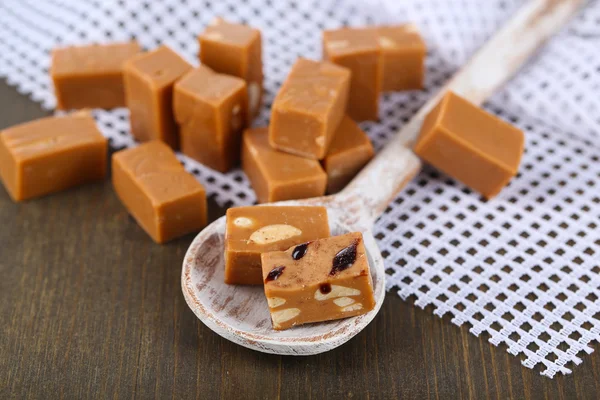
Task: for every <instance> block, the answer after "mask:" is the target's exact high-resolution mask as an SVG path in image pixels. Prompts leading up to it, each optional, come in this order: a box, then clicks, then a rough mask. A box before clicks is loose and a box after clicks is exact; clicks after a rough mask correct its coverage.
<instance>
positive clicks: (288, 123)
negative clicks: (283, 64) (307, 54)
mask: <svg viewBox="0 0 600 400" xmlns="http://www.w3.org/2000/svg"><path fill="white" fill-rule="evenodd" d="M349 84H350V71H348V70H347V69H346V68H341V67H338V66H336V65H334V64H331V63H328V62H317V61H312V60H307V59H305V58H299V59H298V60H297V61H296V63H295V64H294V66H293V67H292V70H291V71H290V73H289V75H288V77H287V79H286V80H285V82H284V83H283V85H282V87H281V89H280V90H279V93H277V97H275V100H274V101H273V107H272V111H271V125H270V128H269V142H270V143H271V146H273V147H275V148H277V149H279V150H283V151H286V152H288V153H292V154H297V155H300V156H303V157H307V158H313V159H317V160H321V159H322V158H323V157H325V154H327V150H328V148H329V144H330V143H331V140H332V139H333V134H334V132H335V130H336V129H337V127H338V125H339V124H340V121H341V120H342V117H343V116H344V110H345V109H346V104H347V101H348V89H349Z"/></svg>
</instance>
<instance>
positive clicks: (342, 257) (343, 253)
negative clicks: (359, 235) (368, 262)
mask: <svg viewBox="0 0 600 400" xmlns="http://www.w3.org/2000/svg"><path fill="white" fill-rule="evenodd" d="M357 247H358V239H356V240H355V241H354V242H352V244H350V245H349V246H348V247H344V248H343V249H342V250H340V251H338V253H337V254H336V255H335V257H333V267H332V268H331V271H330V272H329V275H335V274H337V273H338V272H341V271H344V270H346V269H348V268H350V267H351V266H352V265H354V262H356V249H357Z"/></svg>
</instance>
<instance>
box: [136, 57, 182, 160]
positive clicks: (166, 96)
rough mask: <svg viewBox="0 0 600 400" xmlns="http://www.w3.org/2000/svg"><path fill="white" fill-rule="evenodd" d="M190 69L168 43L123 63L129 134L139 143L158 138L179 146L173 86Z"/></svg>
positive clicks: (174, 146)
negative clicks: (129, 124) (129, 125)
mask: <svg viewBox="0 0 600 400" xmlns="http://www.w3.org/2000/svg"><path fill="white" fill-rule="evenodd" d="M191 69H192V66H191V65H190V64H189V63H187V62H186V61H185V60H184V59H183V58H181V56H179V55H178V54H177V53H175V52H174V51H173V50H171V49H170V48H168V47H167V46H161V47H159V48H158V49H156V50H153V51H150V52H148V53H143V54H140V55H137V56H135V57H133V58H131V59H130V60H129V61H127V62H126V63H125V97H126V102H127V107H128V108H129V119H130V121H131V133H132V134H133V136H134V137H135V138H136V139H137V140H139V141H140V142H145V141H148V140H153V139H158V140H161V141H163V142H165V143H167V144H168V145H169V146H171V147H172V148H174V149H176V148H178V147H179V137H178V132H177V124H176V123H175V118H174V116H173V101H172V100H173V85H174V84H175V81H177V80H178V79H179V78H181V77H182V76H183V75H184V74H185V73H186V72H188V71H189V70H191Z"/></svg>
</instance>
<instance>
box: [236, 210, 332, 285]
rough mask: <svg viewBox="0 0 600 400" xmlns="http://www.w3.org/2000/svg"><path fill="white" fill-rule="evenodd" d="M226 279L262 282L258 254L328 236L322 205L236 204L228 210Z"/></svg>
mask: <svg viewBox="0 0 600 400" xmlns="http://www.w3.org/2000/svg"><path fill="white" fill-rule="evenodd" d="M226 220H227V228H226V230H225V282H226V283H230V284H238V285H262V282H263V279H262V269H261V263H260V255H261V254H262V253H264V252H267V251H274V250H285V249H288V248H289V247H290V246H294V245H297V244H300V243H304V242H306V241H309V240H315V239H321V238H325V237H329V222H328V220H327V209H326V208H325V207H304V206H301V207H277V206H260V207H257V206H253V207H236V208H230V209H228V210H227V217H226Z"/></svg>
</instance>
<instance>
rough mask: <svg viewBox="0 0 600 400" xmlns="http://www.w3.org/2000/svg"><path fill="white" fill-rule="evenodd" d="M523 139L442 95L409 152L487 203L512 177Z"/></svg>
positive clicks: (508, 127)
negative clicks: (475, 193)
mask: <svg viewBox="0 0 600 400" xmlns="http://www.w3.org/2000/svg"><path fill="white" fill-rule="evenodd" d="M524 140H525V139H524V136H523V132H522V131H521V130H520V129H518V128H516V127H514V126H512V125H510V124H508V123H507V122H504V121H502V120H501V119H500V118H498V117H496V116H494V115H492V114H489V113H487V112H485V111H484V110H482V109H481V108H479V107H477V106H475V105H474V104H471V103H470V102H468V101H467V100H465V99H463V98H462V97H460V96H458V95H457V94H455V93H453V92H448V93H446V94H445V95H444V97H443V98H442V100H441V101H440V102H439V103H438V105H437V106H436V107H435V108H434V109H433V110H432V111H431V112H430V113H429V114H428V115H427V117H426V118H425V121H424V122H423V126H422V128H421V133H420V135H419V138H418V139H417V142H416V144H415V146H414V151H415V153H416V154H417V155H418V156H419V157H421V158H422V159H424V160H425V161H427V162H428V163H429V164H431V165H433V166H434V167H436V168H438V169H439V170H441V171H443V172H445V173H446V174H448V175H450V176H451V177H453V178H455V179H457V180H459V181H461V182H462V183H464V184H465V185H467V186H469V187H470V188H471V189H473V190H475V191H477V192H479V193H481V194H482V195H483V196H484V197H486V198H488V199H489V198H492V197H494V196H495V195H497V194H498V193H499V192H500V190H502V188H503V187H504V186H506V184H507V183H508V181H509V180H510V179H511V178H512V177H513V176H515V175H516V174H517V171H518V169H519V164H520V162H521V156H522V154H523V146H524Z"/></svg>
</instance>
